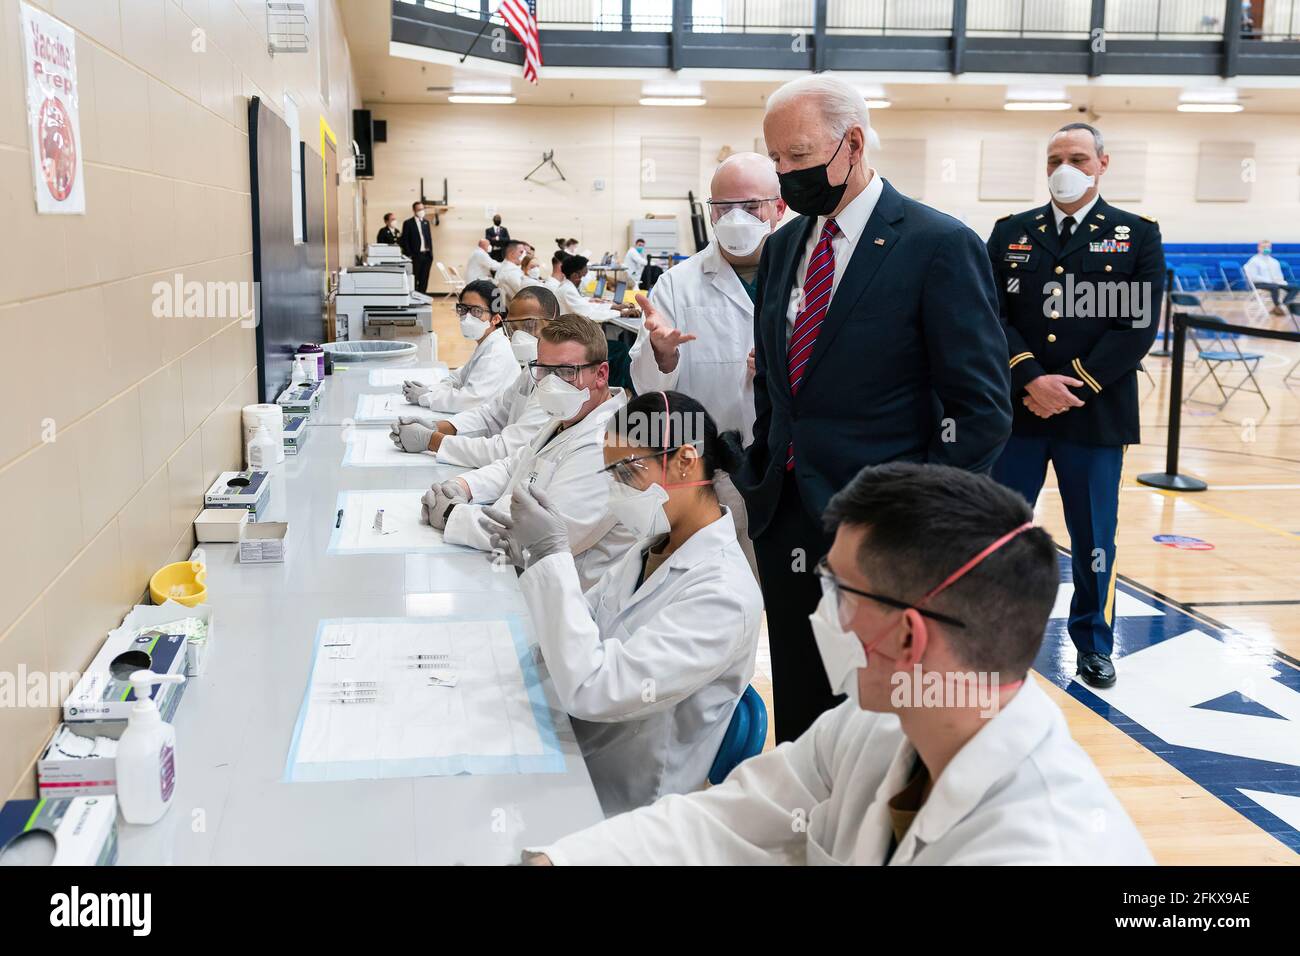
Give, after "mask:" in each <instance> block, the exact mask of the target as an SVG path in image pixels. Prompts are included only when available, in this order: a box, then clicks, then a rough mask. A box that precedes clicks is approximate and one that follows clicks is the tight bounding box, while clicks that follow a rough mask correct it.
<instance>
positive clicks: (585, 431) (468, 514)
mask: <svg viewBox="0 0 1300 956" xmlns="http://www.w3.org/2000/svg"><path fill="white" fill-rule="evenodd" d="M609 393H610V394H609V398H608V399H606V400H605V401H604V402H603V403H601V404H600V405H598V406H597V407H596V408H594V409H593V410H592V411H591V412H590V413H588V415H587V417H586V418H584V419H583V420H582V421H580V422H577V423H575V424H574V425H572V426H571V427H569V428H566V429H564V430H563V431H559V432H557V429H558V428H559V422H557V421H555V420H553V419H552V420H550V421H549V422H548V424H547V425H546V426H545V427H543V428H542V429H541V430H539V431H538V433H537V434H536V435H534V436H533V440H532V441H530V442H529V443H528V444H527V445H525V446H523V447H522V448H520V449H518V450H516V451H515V452H514V453H513V454H512V455H510V456H509V457H508V458H502V459H500V460H499V461H494V462H493V463H492V464H490V465H487V466H485V467H483V468H478V469H475V470H474V471H470V472H466V473H465V474H463V475H461V476H460V477H461V478H462V479H464V481H465V483H466V484H467V485H469V488H470V493H471V498H470V500H471V503H470V504H460V505H457V506H456V507H455V508H453V509H452V512H451V514H450V515H449V516H448V518H447V527H446V529H445V530H444V531H443V539H444V540H445V541H447V542H448V543H449V544H464V545H468V546H470V547H472V548H478V549H479V550H480V551H491V550H492V543H491V541H490V540H489V535H488V532H487V530H486V529H485V528H484V527H483V524H482V521H481V519H480V515H481V513H482V511H483V509H484V508H485V507H486V506H488V505H491V506H492V507H493V508H495V509H497V510H500V511H509V510H510V496H511V494H512V492H513V491H514V489H515V487H516V486H518V485H519V484H520V483H521V482H525V481H526V482H530V483H532V484H533V485H534V486H535V487H537V488H540V489H542V491H544V492H546V493H547V494H548V495H549V496H550V499H551V504H552V506H554V508H555V509H556V510H557V511H558V512H559V513H560V514H561V515H562V516H563V517H564V522H565V524H566V525H567V526H568V532H569V546H570V547H571V548H572V550H573V555H574V560H575V561H576V563H577V566H578V580H579V581H581V582H582V587H583V589H584V590H585V589H586V588H589V587H591V586H592V585H593V584H595V583H596V582H597V581H598V580H599V579H600V577H601V575H603V574H604V573H605V572H606V571H608V570H609V568H610V567H611V566H612V565H613V564H614V563H615V562H616V561H617V560H618V559H619V558H621V557H622V556H623V552H624V551H626V550H627V549H628V548H629V547H631V546H632V545H633V544H635V543H636V539H635V538H634V537H633V536H632V534H631V532H630V531H628V529H627V528H625V527H624V526H623V525H621V524H619V523H618V522H617V521H616V520H615V519H614V516H613V515H611V514H610V513H609V509H608V508H607V507H606V502H607V501H608V500H609V479H608V478H607V477H606V476H605V475H604V473H603V472H602V470H601V469H603V468H604V467H605V455H604V447H605V429H606V427H607V426H608V425H609V420H610V418H611V417H612V416H613V415H614V413H615V412H616V411H618V409H619V408H621V407H622V406H623V405H624V404H626V402H627V393H626V392H624V391H623V389H621V388H611V389H610V390H609Z"/></svg>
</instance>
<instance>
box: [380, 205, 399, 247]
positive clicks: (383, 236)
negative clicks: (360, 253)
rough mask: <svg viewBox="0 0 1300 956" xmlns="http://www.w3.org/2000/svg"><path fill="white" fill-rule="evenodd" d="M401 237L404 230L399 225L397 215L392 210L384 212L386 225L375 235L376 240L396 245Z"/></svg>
mask: <svg viewBox="0 0 1300 956" xmlns="http://www.w3.org/2000/svg"><path fill="white" fill-rule="evenodd" d="M401 237H402V230H401V229H399V228H398V227H397V217H396V216H394V215H393V214H392V213H391V212H386V213H384V225H383V226H382V228H380V230H379V235H377V236H375V242H381V243H383V244H384V245H386V246H395V245H397V241H398V240H399V239H400V238H401Z"/></svg>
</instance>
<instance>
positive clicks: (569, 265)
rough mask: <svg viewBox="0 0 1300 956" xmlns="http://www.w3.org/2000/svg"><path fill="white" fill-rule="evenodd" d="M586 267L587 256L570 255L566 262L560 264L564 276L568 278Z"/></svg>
mask: <svg viewBox="0 0 1300 956" xmlns="http://www.w3.org/2000/svg"><path fill="white" fill-rule="evenodd" d="M585 268H587V257H586V256H569V258H567V259H565V260H564V264H563V265H562V266H560V271H561V272H563V273H564V278H566V279H567V278H569V277H570V276H576V275H577V274H578V273H579V272H581V271H582V270H583V269H585Z"/></svg>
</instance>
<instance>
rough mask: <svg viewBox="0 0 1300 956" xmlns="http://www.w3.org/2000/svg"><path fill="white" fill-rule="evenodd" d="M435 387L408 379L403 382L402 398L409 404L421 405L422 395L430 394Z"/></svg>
mask: <svg viewBox="0 0 1300 956" xmlns="http://www.w3.org/2000/svg"><path fill="white" fill-rule="evenodd" d="M432 391H433V389H432V388H431V387H430V386H428V385H425V384H424V383H423V382H416V381H411V380H409V379H408V380H407V381H405V382H403V383H402V398H404V399H406V403H407V404H408V405H419V404H420V398H421V396H424V395H428V394H429V393H430V392H432Z"/></svg>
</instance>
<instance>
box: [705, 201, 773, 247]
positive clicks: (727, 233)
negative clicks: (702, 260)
mask: <svg viewBox="0 0 1300 956" xmlns="http://www.w3.org/2000/svg"><path fill="white" fill-rule="evenodd" d="M771 231H772V227H771V226H770V225H768V224H767V223H765V222H763V220H761V219H759V218H757V217H755V216H751V215H750V214H749V213H747V212H745V210H743V209H732V210H729V211H728V212H727V213H726V214H724V215H723V216H721V217H720V218H719V219H718V221H717V222H715V223H714V224H713V235H714V236H715V237H717V240H718V242H719V244H721V246H722V248H723V249H726V250H727V251H728V252H729V253H731V254H732V255H733V256H747V255H749V254H750V253H752V252H753V251H754V250H755V249H757V248H758V247H759V246H761V245H762V244H763V240H764V239H766V238H767V236H768V234H769V233H771Z"/></svg>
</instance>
